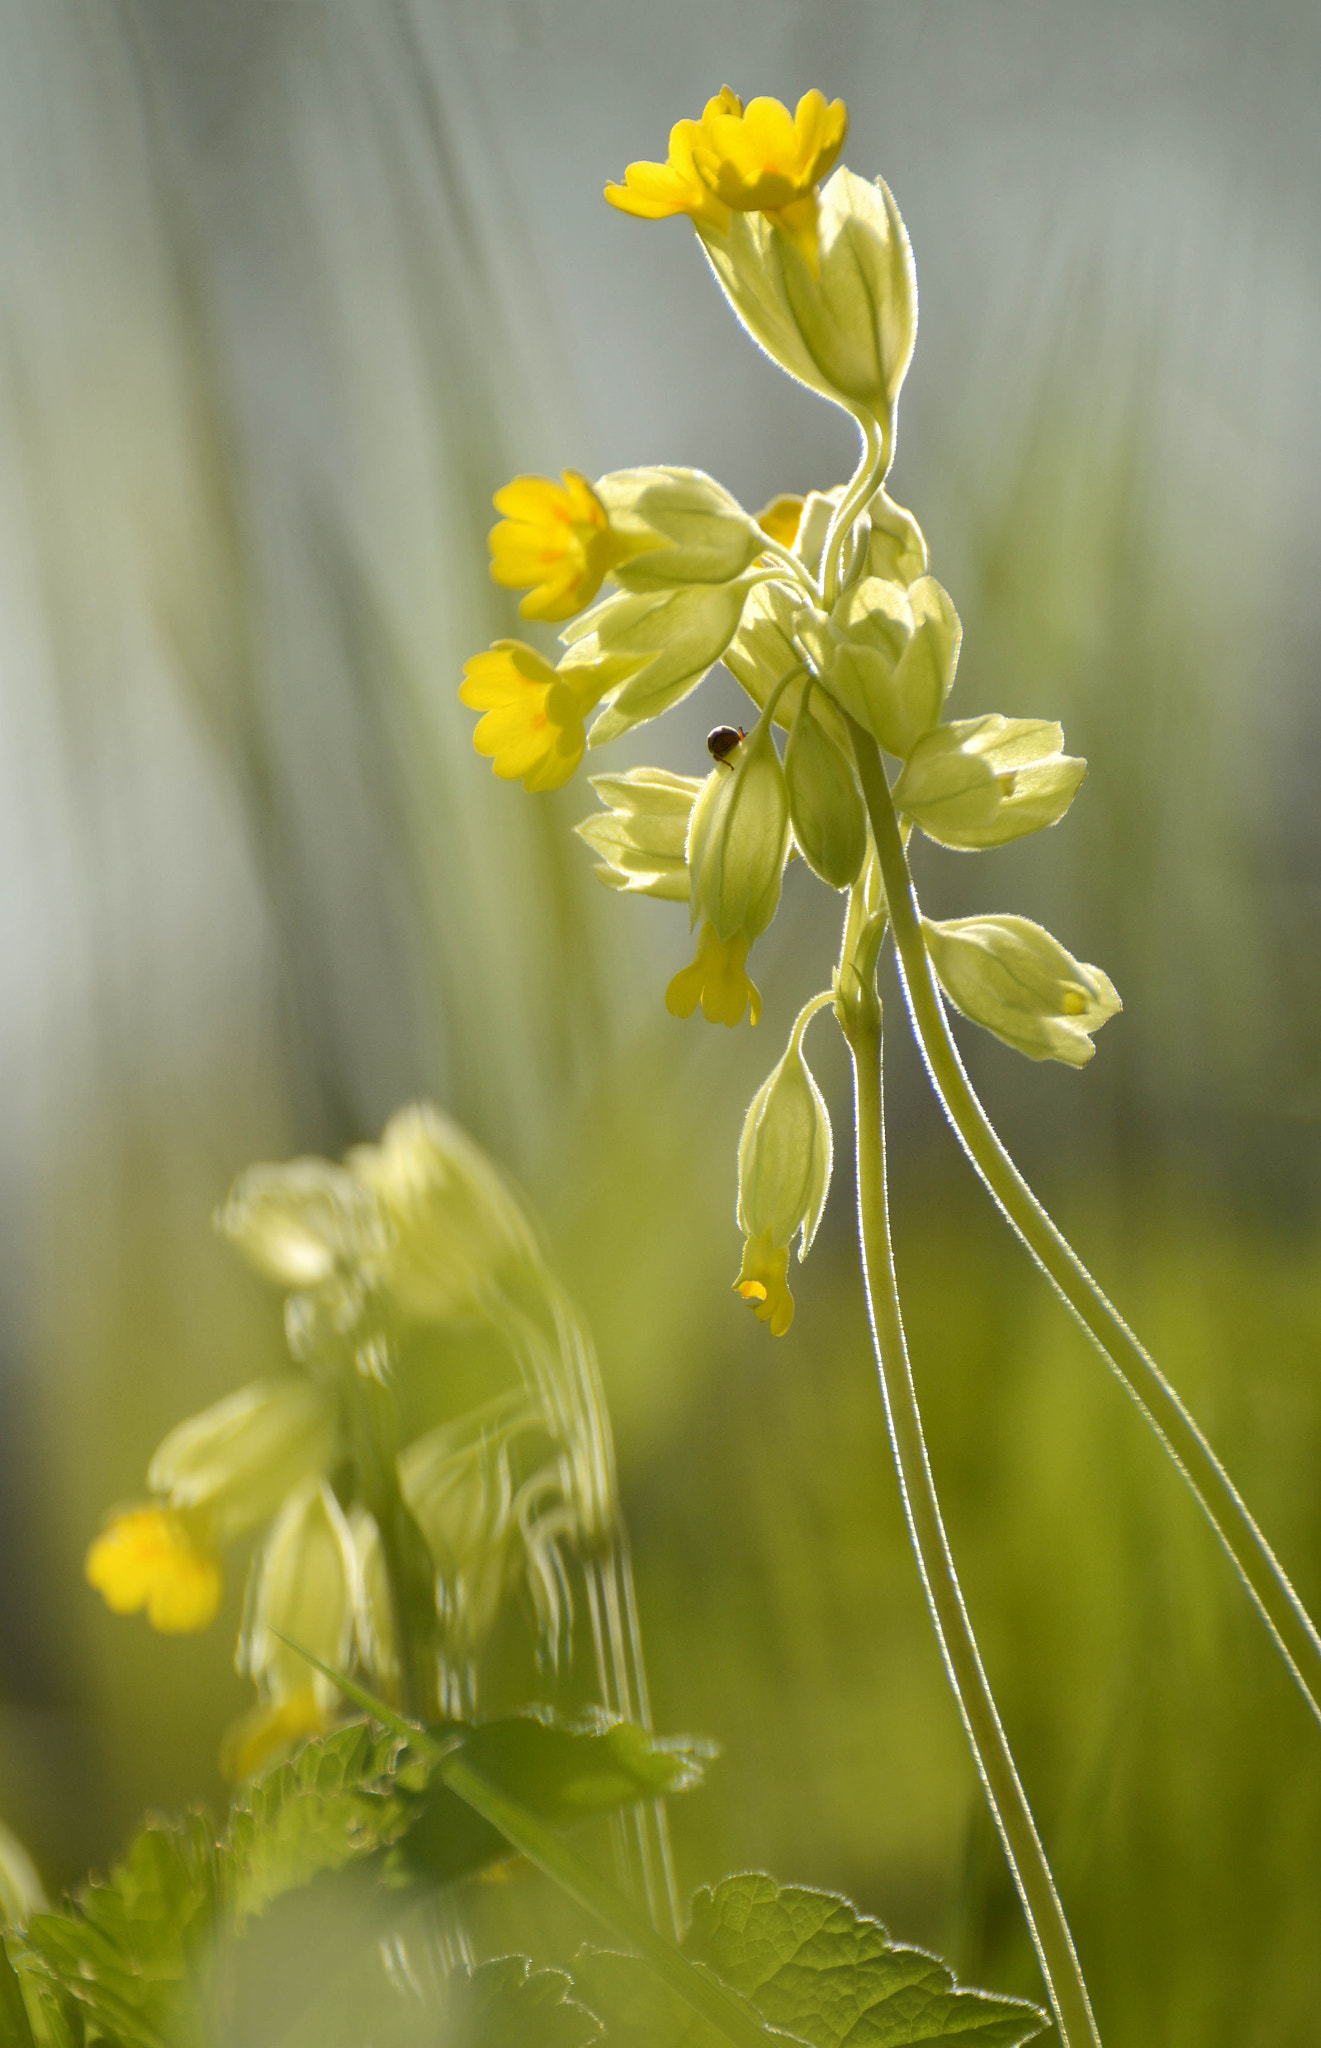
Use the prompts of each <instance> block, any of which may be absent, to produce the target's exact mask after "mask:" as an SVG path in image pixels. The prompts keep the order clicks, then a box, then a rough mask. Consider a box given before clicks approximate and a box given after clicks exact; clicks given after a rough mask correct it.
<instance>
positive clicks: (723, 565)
mask: <svg viewBox="0 0 1321 2048" xmlns="http://www.w3.org/2000/svg"><path fill="white" fill-rule="evenodd" d="M596 495H597V497H598V498H599V499H600V501H601V504H602V505H603V506H604V507H605V511H606V514H607V516H608V518H609V521H610V533H611V537H612V540H613V541H614V543H615V546H616V551H617V552H616V558H615V562H614V573H615V576H616V578H617V580H618V581H619V583H621V584H622V585H623V587H624V589H625V590H634V591H639V590H667V589H673V588H674V587H675V586H676V585H677V584H680V583H728V582H730V581H731V580H732V578H734V577H735V576H740V575H742V573H743V571H744V570H745V569H746V568H748V567H749V566H750V565H751V564H752V562H754V561H755V560H756V558H757V556H758V555H760V554H761V553H763V551H764V550H765V547H766V536H765V534H764V533H763V532H762V530H761V528H760V527H759V526H758V525H757V522H756V520H755V519H753V518H751V517H750V516H749V514H748V513H746V512H745V511H744V510H743V507H742V506H741V505H740V504H739V503H738V500H737V499H736V498H733V497H731V496H730V494H729V492H728V491H727V490H725V489H724V487H723V485H721V484H718V483H716V481H715V479H714V478H713V477H709V476H707V475H706V474H705V473H704V472H703V471H702V470H700V469H674V468H669V467H655V468H650V469H619V470H613V471H612V472H611V473H610V474H609V475H608V476H603V477H601V478H600V479H599V481H598V483H597V484H596Z"/></svg>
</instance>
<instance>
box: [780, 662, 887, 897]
mask: <svg viewBox="0 0 1321 2048" xmlns="http://www.w3.org/2000/svg"><path fill="white" fill-rule="evenodd" d="M821 702H822V694H821V692H820V691H819V690H811V691H805V692H804V693H803V696H802V701H801V704H800V706H799V711H798V716H797V717H796V718H795V720H794V722H793V726H792V728H791V730H790V733H789V744H788V746H787V747H786V748H785V750H784V779H785V783H786V786H787V788H788V791H789V816H790V819H791V821H792V824H793V834H794V838H795V840H796V841H797V843H798V847H799V850H800V851H801V853H802V855H803V858H804V859H805V860H806V862H807V864H808V866H809V867H810V868H811V869H812V871H813V873H814V874H818V875H820V877H821V879H822V881H823V882H828V883H829V884H830V887H831V888H832V889H848V888H851V887H852V885H853V883H854V882H855V881H856V880H857V878H858V870H859V868H860V867H861V866H862V862H863V856H864V855H865V853H866V851H867V812H866V809H865V806H864V804H863V801H862V791H861V790H860V789H859V787H858V778H857V776H856V774H855V773H854V769H853V763H852V761H851V760H849V758H848V756H847V755H845V754H844V753H843V752H841V750H840V748H839V747H838V746H837V744H836V743H835V741H834V740H833V739H832V738H831V736H830V734H829V733H828V732H827V731H826V729H825V727H824V725H823V724H822V722H821V720H820V719H819V718H818V717H817V715H816V714H817V708H818V706H819V705H820V703H821ZM832 708H833V707H832Z"/></svg>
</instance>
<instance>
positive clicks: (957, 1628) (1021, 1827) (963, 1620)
mask: <svg viewBox="0 0 1321 2048" xmlns="http://www.w3.org/2000/svg"><path fill="white" fill-rule="evenodd" d="M836 1014H837V1016H838V1017H839V1020H840V1026H841V1029H842V1030H843V1032H844V1036H845V1038H846V1040H847V1041H848V1047H849V1051H850V1053H851V1055H852V1059H853V1081H854V1106H855V1117H856V1143H857V1190H858V1236H859V1244H860V1248H861V1253H862V1270H863V1282H864V1286H865V1288H866V1292H867V1307H868V1313H869V1316H870V1320H871V1326H872V1337H873V1341H874V1345H875V1350H876V1364H877V1370H878V1373H879V1376H880V1382H881V1394H882V1398H883V1400H884V1402H885V1417H886V1422H887V1424H888V1426H889V1432H890V1445H891V1449H892V1450H893V1452H894V1461H895V1469H896V1472H897V1474H898V1478H899V1491H900V1494H901V1496H902V1498H903V1504H904V1516H905V1519H906V1521H907V1523H908V1533H909V1537H910V1539H911V1541H912V1545H913V1552H914V1555H915V1557H916V1559H917V1568H918V1573H919V1576H920V1577H921V1580H922V1587H923V1591H924V1592H925V1594H926V1598H927V1605H928V1607H929V1609H930V1612H931V1621H932V1626H933V1627H934V1629H935V1632H936V1639H937V1641H938V1642H939V1644H940V1651H941V1655H942V1657H943V1658H944V1661H945V1670H946V1672H947V1674H948V1676H949V1681H950V1684H951V1686H952V1687H953V1689H954V1697H955V1699H956V1700H957V1702H958V1707H959V1713H960V1715H961V1716H962V1720H963V1725H964V1728H965V1730H966V1731H967V1736H968V1741H969V1743H970V1744H971V1746H972V1753H973V1757H974V1759H975V1761H976V1765H977V1770H978V1773H979V1774H980V1777H981V1780H982V1786H983V1789H984V1791H985V1794H986V1799H987V1803H988V1805H989V1806H990V1809H991V1813H992V1816H993V1818H994V1820H995V1824H996V1827H997V1828H998V1830H999V1833H1000V1839H1001V1842H1002V1843H1003V1845H1004V1851H1005V1855H1006V1857H1007V1858H1008V1861H1009V1868H1010V1870H1011V1872H1012V1873H1013V1878H1014V1883H1015V1885H1016V1887H1017V1889H1018V1895H1019V1898H1020V1900H1021V1901H1022V1905H1023V1911H1024V1913H1025V1915H1026V1916H1027V1923H1028V1926H1029V1928H1030V1930H1031V1934H1032V1940H1033V1943H1034V1945H1035V1947H1036V1951H1037V1956H1038V1958H1039V1960H1040V1963H1041V1971H1042V1975H1043V1977H1044V1978H1045V1981H1046V1989H1047V1991H1048V1993H1049V1995H1050V2002H1051V2007H1052V2009H1053V2011H1054V2014H1055V2020H1056V2024H1057V2025H1058V2027H1059V2033H1060V2040H1061V2042H1062V2043H1063V2044H1064V2048H1088V2044H1090V2048H1100V2038H1101V2037H1100V2035H1099V2033H1098V2032H1097V2028H1096V2021H1095V2019H1094V2018H1093V2015H1092V2008H1091V2001H1090V2000H1089V1998H1088V1996H1087V1986H1086V1984H1085V1983H1084V1981H1083V1975H1082V1969H1081V1967H1080V1965H1079V1962H1078V1955H1077V1951H1076V1949H1075V1948H1074V1945H1073V1937H1072V1935H1071V1934H1070V1932H1069V1926H1068V1922H1067V1920H1066V1919H1065V1917H1064V1909H1063V1907H1062V1906H1061V1904H1060V1899H1059V1894H1058V1892H1057V1891H1056V1889H1055V1881H1054V1879H1053V1877H1052V1876H1051V1871H1050V1865H1049V1863H1048V1862H1047V1860H1046V1852H1045V1850H1044V1849H1043V1847H1042V1844H1041V1837H1040V1836H1039V1834H1038V1833H1037V1828H1036V1823H1035V1822H1034V1820H1033V1818H1032V1810H1031V1808H1030V1806H1029V1805H1028V1801H1027V1795H1026V1793H1025V1792H1024V1790H1023V1786H1022V1782H1021V1780H1020V1778H1019V1776H1018V1771H1017V1768H1016V1767H1015V1764H1014V1759H1013V1755H1012V1752H1011V1751H1010V1748H1009V1743H1008V1740H1007V1738H1006V1736H1005V1732H1004V1728H1003V1726H1002V1725H1001V1721H1000V1716H999V1713H998V1711H997V1709H996V1704H995V1699H994V1696H993V1694H992V1692H991V1687H990V1683H989V1681H988V1679H987V1676H986V1671H985V1668H984V1666H983V1664H982V1660H981V1655H980V1652H979V1651H978V1648H977V1639H976V1637H975V1636H974V1634H973V1630H972V1623H971V1621H970V1619H969V1617H968V1610H967V1607H966V1605H965V1604H964V1599H963V1592H962V1589H961V1587H960V1585H959V1579H958V1573H957V1571H956V1570H955V1566H954V1559H953V1557H952V1555H951V1553H950V1547H949V1540H948V1538H947V1536H946V1534H945V1525H944V1521H943V1519H942V1517H941V1512H940V1501H939V1498H938V1496H937V1493H936V1486H935V1481H934V1479H933V1477H932V1473H931V1463H930V1460H929V1458H928V1457H927V1449H926V1441H925V1438H924V1436H923V1432H922V1416H921V1411H920V1409H919V1407H918V1402H917V1389H916V1387H915V1386H914V1384H913V1373H912V1367H911V1365H910V1363H909V1358H908V1347H907V1343H906V1340H905V1337H904V1325H903V1316H902V1312H901V1309H900V1305H899V1293H898V1287H897V1284H896V1280H895V1271H894V1257H893V1252H892V1249H891V1244H890V1222H889V1212H888V1205H887V1195H886V1177H885V1123H884V1103H883V1097H882V1083H881V1075H882V1053H881V1008H880V1003H879V1001H878V1000H877V998H876V995H875V993H874V990H873V989H872V987H871V985H870V975H869V974H868V975H865V976H859V975H858V974H857V973H856V972H854V973H849V972H848V971H847V967H846V969H845V971H843V972H842V973H841V994H840V999H839V1001H838V1003H837V1006H836Z"/></svg>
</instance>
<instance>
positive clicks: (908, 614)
mask: <svg viewBox="0 0 1321 2048" xmlns="http://www.w3.org/2000/svg"><path fill="white" fill-rule="evenodd" d="M962 634H963V629H962V627H961V626H960V624H959V616H958V613H957V612H956V611H955V609H954V606H953V604H952V603H951V602H950V599H949V597H948V595H947V593H946V592H945V591H944V590H943V589H942V588H941V586H940V584H939V583H937V581H936V579H935V577H934V576H920V577H918V579H917V581H916V582H914V583H912V584H910V585H909V586H908V588H907V589H904V588H903V587H902V585H900V584H897V583H890V582H887V581H885V580H884V579H883V578H881V577H877V576H865V577H863V579H862V580H861V582H859V583H855V584H854V585H853V586H852V587H851V588H850V589H849V590H846V591H845V593H844V595H843V597H842V598H841V599H840V601H839V603H838V604H837V605H836V607H835V609H834V611H833V612H832V613H831V616H830V624H829V629H828V631H827V632H826V633H824V634H823V633H821V632H819V631H818V632H817V634H816V637H815V639H814V640H813V642H812V643H811V646H810V653H811V657H812V661H813V664H814V666H815V667H816V668H817V671H818V673H819V674H820V676H821V679H822V681H823V682H824V683H825V685H826V688H827V689H828V690H829V691H830V693H831V695H832V696H833V697H835V698H836V699H837V700H838V702H839V703H840V704H841V705H842V706H843V707H844V709H845V710H846V711H847V712H848V713H849V714H850V715H851V716H852V717H853V718H856V719H857V721H858V723H859V725H862V726H865V727H866V729H867V731H868V732H870V733H871V734H872V735H873V736H874V737H875V738H876V739H878V740H879V741H880V743H881V745H882V746H883V747H884V748H885V750H886V752H887V753H890V754H896V755H898V757H899V758H900V760H903V759H905V758H906V757H907V755H908V754H909V753H910V752H911V751H912V749H913V747H914V746H916V744H917V742H918V740H919V739H920V738H921V737H922V735H923V734H924V733H926V732H930V730H931V728H932V727H933V726H934V725H936V724H937V723H938V721H939V719H940V713H941V708H942V706H943V705H944V702H945V699H946V697H947V696H948V695H949V693H950V690H951V688H952V687H953V683H954V671H955V669H956V667H957V666H958V659H959V643H960V640H961V638H962ZM804 639H805V640H806V635H804Z"/></svg>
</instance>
